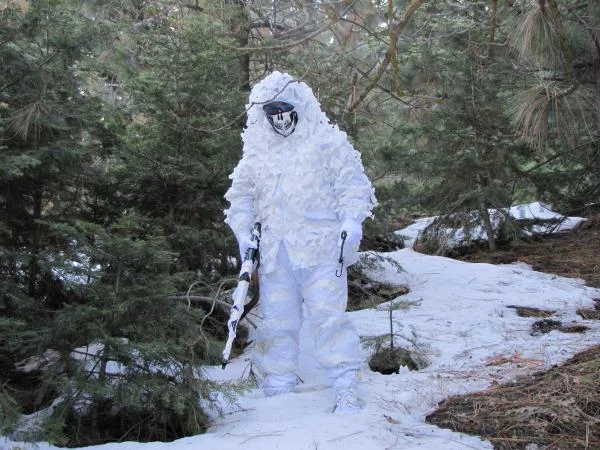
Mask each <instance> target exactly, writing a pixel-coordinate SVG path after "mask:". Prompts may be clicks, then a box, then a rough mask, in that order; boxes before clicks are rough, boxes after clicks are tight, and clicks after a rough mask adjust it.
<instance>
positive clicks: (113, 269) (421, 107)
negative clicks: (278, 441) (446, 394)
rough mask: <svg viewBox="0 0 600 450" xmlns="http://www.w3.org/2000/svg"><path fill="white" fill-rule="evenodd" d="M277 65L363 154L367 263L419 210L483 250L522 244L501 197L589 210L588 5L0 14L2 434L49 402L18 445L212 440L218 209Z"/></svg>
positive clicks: (595, 72) (122, 5) (229, 248)
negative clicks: (250, 105) (207, 433)
mask: <svg viewBox="0 0 600 450" xmlns="http://www.w3.org/2000/svg"><path fill="white" fill-rule="evenodd" d="M272 70H280V71H284V72H288V73H290V74H292V75H293V76H295V77H296V78H299V79H302V80H304V81H306V82H307V83H308V84H309V85H310V86H311V87H312V88H313V90H314V92H315V94H316V95H317V97H318V99H319V101H320V102H321V105H322V107H323V109H324V110H325V111H326V113H327V114H328V116H329V118H330V119H331V121H332V122H334V123H336V124H338V125H339V126H340V128H342V129H343V130H344V131H346V132H347V133H348V135H349V137H350V139H351V140H352V142H353V144H354V145H355V147H356V148H357V149H358V150H359V151H360V152H361V154H362V159H363V162H364V164H365V167H366V170H367V172H368V176H369V178H370V179H371V180H372V181H373V183H374V184H375V186H376V191H377V197H378V200H379V206H378V208H377V210H376V211H375V218H374V220H373V221H368V223H367V224H366V230H365V240H364V242H363V247H362V248H363V250H368V249H379V250H381V249H385V248H395V247H397V246H401V242H398V241H397V238H394V237H393V233H392V232H393V231H394V230H397V229H399V228H400V225H401V224H406V223H410V221H411V220H412V219H413V218H414V217H418V216H420V215H440V216H442V217H444V218H447V219H448V221H450V222H449V223H452V225H453V227H456V228H463V229H465V230H467V231H468V230H469V229H471V228H473V227H478V226H483V227H484V228H485V229H486V230H487V231H488V233H487V236H488V241H487V242H486V245H487V246H488V247H489V248H490V249H494V248H495V247H496V246H497V245H501V244H505V243H513V244H515V243H517V242H518V241H519V239H521V238H522V237H523V236H524V233H523V230H522V229H521V226H522V224H519V223H516V222H514V221H511V220H510V218H507V217H504V216H503V215H502V211H503V208H506V207H508V206H511V205H513V204H515V203H520V202H528V201H532V200H541V201H543V202H545V203H548V204H550V205H552V207H553V209H555V210H557V211H559V212H561V213H563V214H564V215H567V216H573V215H577V216H589V215H592V214H595V213H597V212H598V209H599V206H600V181H599V180H600V117H599V116H600V2H599V1H598V0H569V1H556V0H536V1H531V0H513V1H509V0H505V1H500V0H485V1H462V0H445V1H425V0H410V1H408V0H402V1H398V0H395V1H394V0H380V1H378V0H338V1H324V0H323V1H319V0H313V1H293V0H287V1H279V0H254V1H252V0H222V1H216V0H210V1H208V0H207V1H201V0H195V1H193V0H190V1H189V2H186V1H183V0H182V1H179V0H171V1H160V0H119V1H117V0H102V1H92V0H85V1H74V0H73V1H62V0H31V1H25V0H10V1H9V0H1V1H0V432H9V431H10V430H11V429H14V427H15V426H16V424H17V423H18V421H19V417H20V414H27V413H30V412H33V411H38V410H42V409H45V408H47V407H48V406H50V405H52V406H53V407H52V408H51V410H50V411H51V414H50V415H49V416H48V417H47V419H46V420H45V421H44V423H43V424H42V425H41V428H40V429H39V430H37V431H36V433H38V435H36V436H32V437H31V438H32V439H37V440H41V439H43V440H49V441H51V442H53V443H56V444H59V445H86V444H91V443H99V442H106V441H110V440H112V439H128V438H136V439H140V440H154V439H160V440H164V439H173V438H176V437H180V436H186V435H191V434H195V433H200V432H202V431H203V430H204V429H205V427H206V419H205V415H204V413H203V411H202V409H201V407H200V406H199V405H200V404H201V403H202V402H200V401H199V400H210V398H211V395H210V394H211V392H212V391H213V390H214V389H219V390H224V389H227V388H226V387H223V386H217V385H215V384H214V383H211V382H210V381H209V380H206V379H204V378H202V376H201V375H200V376H199V374H198V371H197V368H198V367H199V366H201V365H202V364H214V363H215V362H218V361H219V360H220V352H221V349H222V343H223V338H224V337H225V336H224V333H223V332H224V327H223V316H221V317H220V316H219V311H217V310H220V312H221V314H222V313H223V311H224V310H225V308H223V305H224V302H225V300H224V293H226V292H228V290H229V289H231V287H232V286H233V284H234V280H235V274H236V270H237V268H236V262H235V261H236V257H237V255H236V253H237V245H236V243H235V240H234V236H233V235H232V234H231V232H230V230H229V229H228V228H227V226H226V225H224V223H223V210H224V209H225V208H226V204H225V201H224V199H223V194H224V192H225V190H226V189H227V188H228V186H229V179H228V175H229V173H231V171H232V169H233V167H234V166H235V165H236V163H237V161H238V160H239V158H240V156H241V140H240V132H241V130H242V128H243V126H244V113H245V104H246V102H247V95H248V92H249V89H250V86H251V85H252V83H254V82H255V81H257V80H258V79H260V78H261V77H262V76H264V75H265V74H266V73H268V72H270V71H272ZM490 211H492V213H490ZM500 219H502V220H501V221H502V224H503V225H502V227H497V226H495V224H497V223H498V220H500ZM447 223H448V222H447ZM430 243H431V245H430V246H428V248H429V250H430V251H432V252H443V248H442V245H441V244H440V242H439V241H436V240H435V239H433V238H432V239H431V240H430ZM218 305H221V307H220V308H219V307H218ZM90 343H94V344H95V347H94V348H95V349H96V353H94V356H95V357H97V364H96V365H94V366H93V367H87V366H86V367H83V366H81V365H79V364H77V363H76V362H75V359H74V358H73V355H74V352H75V353H76V352H81V351H82V350H81V349H82V348H84V347H83V346H84V345H88V344H90ZM98 349H100V350H98ZM114 362H118V363H120V364H121V367H124V368H125V369H124V370H122V371H119V372H118V373H115V372H114V371H112V370H111V364H112V363H114ZM226 394H227V395H230V396H232V397H234V396H235V395H236V392H235V390H234V389H233V388H231V390H230V391H229V392H226ZM57 398H59V399H60V401H59V402H56V401H55V400H56V399H57ZM128 433H129V434H128Z"/></svg>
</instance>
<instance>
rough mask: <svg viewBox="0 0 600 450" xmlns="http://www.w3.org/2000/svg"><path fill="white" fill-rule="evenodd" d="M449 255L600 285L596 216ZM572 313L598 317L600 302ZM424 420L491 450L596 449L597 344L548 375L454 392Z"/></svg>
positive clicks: (599, 439) (599, 437)
mask: <svg viewBox="0 0 600 450" xmlns="http://www.w3.org/2000/svg"><path fill="white" fill-rule="evenodd" d="M448 256H451V257H454V258H456V259H460V260H463V261H471V262H488V263H505V264H506V263H511V262H515V261H522V262H525V263H527V264H530V265H531V266H532V268H533V269H534V270H537V271H540V272H546V273H553V274H557V275H560V276H564V277H577V278H581V279H583V280H585V282H586V284H587V285H588V286H593V287H598V288H600V216H595V217H594V218H591V219H589V220H588V221H586V222H583V223H582V224H580V226H578V227H577V228H576V229H574V230H572V231H569V232H566V233H560V234H555V235H549V236H541V237H536V238H535V239H532V240H531V241H530V242H527V243H524V244H521V245H519V246H512V247H507V248H501V249H499V250H496V251H494V252H491V251H486V250H482V249H468V250H464V249H463V250H462V251H460V252H457V253H456V254H454V255H448ZM538 312H539V313H540V315H539V317H542V318H543V317H547V316H544V312H543V311H538ZM577 312H578V314H579V315H580V316H581V317H582V318H584V319H590V320H600V299H597V300H596V305H595V308H590V309H585V310H583V309H580V310H578V311H577ZM527 313H528V314H532V315H535V314H536V311H528V312H527ZM543 322H546V323H547V324H549V325H552V322H553V321H552V320H551V319H547V318H544V319H542V320H540V323H543ZM427 421H428V422H430V423H434V424H436V425H439V426H441V427H444V428H450V429H452V430H455V431H460V432H463V433H468V434H473V435H477V436H481V437H482V438H485V439H487V440H489V441H490V442H492V443H493V445H494V448H495V449H502V450H506V449H527V450H542V449H546V450H559V449H560V450H570V449H590V450H591V449H600V343H599V345H596V346H594V347H592V348H590V349H588V350H586V351H584V352H581V353H579V354H577V355H575V356H574V357H573V358H571V359H570V360H569V361H567V362H566V363H565V364H562V365H560V366H555V367H552V368H551V369H550V370H548V371H546V372H540V373H536V374H533V375H531V376H527V377H523V378H520V379H518V380H516V381H515V382H513V383H510V384H507V385H499V386H494V387H493V388H491V389H489V390H487V391H484V392H477V393H472V394H468V395H463V396H456V397H452V398H450V399H448V400H446V401H445V402H443V403H442V404H441V405H440V407H439V409H438V410H437V411H435V412H434V413H432V414H431V415H429V416H428V418H427Z"/></svg>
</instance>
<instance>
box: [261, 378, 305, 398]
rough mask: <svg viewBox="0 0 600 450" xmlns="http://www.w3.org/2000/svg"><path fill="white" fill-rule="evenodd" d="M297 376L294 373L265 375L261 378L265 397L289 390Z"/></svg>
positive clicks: (294, 384) (296, 380)
mask: <svg viewBox="0 0 600 450" xmlns="http://www.w3.org/2000/svg"><path fill="white" fill-rule="evenodd" d="M297 382H298V377H296V375H295V374H293V373H292V374H285V375H267V376H266V377H265V378H264V380H263V386H262V387H263V391H264V393H265V395H266V396H267V397H273V396H274V395H281V394H287V393H288V392H290V391H291V390H292V389H293V388H294V386H296V383H297Z"/></svg>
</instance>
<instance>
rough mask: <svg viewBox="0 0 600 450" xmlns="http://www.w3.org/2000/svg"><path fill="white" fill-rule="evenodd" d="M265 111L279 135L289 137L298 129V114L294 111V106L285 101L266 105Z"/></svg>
mask: <svg viewBox="0 0 600 450" xmlns="http://www.w3.org/2000/svg"><path fill="white" fill-rule="evenodd" d="M263 111H264V112H265V114H266V116H267V120H268V121H269V123H270V124H271V126H272V127H273V130H275V132H276V133H277V134H280V135H282V136H284V137H287V136H289V135H290V134H292V133H293V132H294V130H295V129H296V124H297V123H298V113H297V112H296V111H295V110H294V105H292V104H290V103H287V102H284V101H274V102H270V103H267V104H266V105H264V106H263Z"/></svg>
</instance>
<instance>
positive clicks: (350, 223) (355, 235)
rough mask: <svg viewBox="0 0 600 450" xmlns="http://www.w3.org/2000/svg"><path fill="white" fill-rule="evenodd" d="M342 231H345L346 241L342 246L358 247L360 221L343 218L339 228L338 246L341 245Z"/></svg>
mask: <svg viewBox="0 0 600 450" xmlns="http://www.w3.org/2000/svg"><path fill="white" fill-rule="evenodd" d="M342 231H345V232H346V242H345V243H344V247H345V248H348V249H358V246H359V245H360V241H361V240H362V223H360V222H358V221H357V220H352V219H346V220H344V222H343V223H342V226H341V228H340V239H339V241H338V246H340V247H341V246H342V238H341V235H342Z"/></svg>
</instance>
